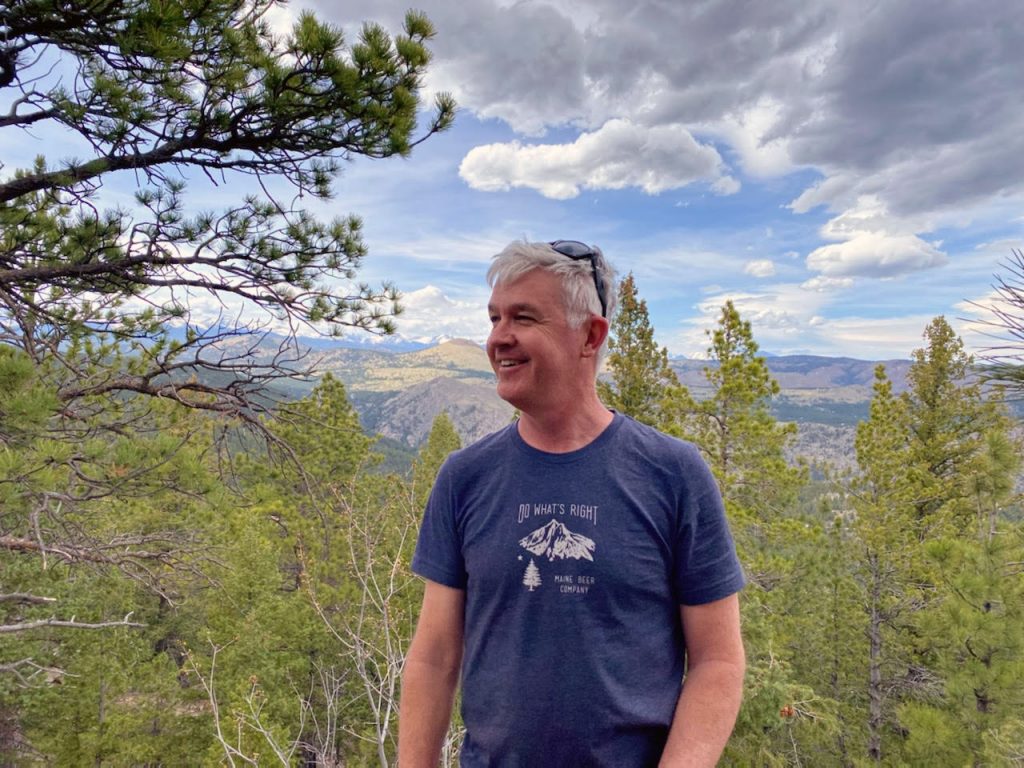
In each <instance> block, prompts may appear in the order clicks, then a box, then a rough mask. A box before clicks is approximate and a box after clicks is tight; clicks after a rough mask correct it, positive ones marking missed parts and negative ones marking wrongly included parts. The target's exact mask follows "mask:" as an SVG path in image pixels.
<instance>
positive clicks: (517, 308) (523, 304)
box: [487, 301, 540, 313]
mask: <svg viewBox="0 0 1024 768" xmlns="http://www.w3.org/2000/svg"><path fill="white" fill-rule="evenodd" d="M497 309H498V308H497V307H496V306H494V305H493V304H491V303H490V302H488V304H487V311H488V312H495V311H497ZM508 309H509V310H511V311H512V312H521V311H523V310H526V311H527V312H533V313H539V312H540V308H539V307H538V306H537V305H536V304H531V303H530V302H528V301H520V302H516V303H515V304H510V305H509V307H508Z"/></svg>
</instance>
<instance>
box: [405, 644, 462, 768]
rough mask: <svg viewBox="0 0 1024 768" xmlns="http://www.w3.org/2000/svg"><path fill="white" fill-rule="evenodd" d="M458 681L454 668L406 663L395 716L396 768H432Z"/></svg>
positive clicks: (416, 662)
mask: <svg viewBox="0 0 1024 768" xmlns="http://www.w3.org/2000/svg"><path fill="white" fill-rule="evenodd" d="M458 680H459V674H458V668H457V667H456V668H454V669H445V668H443V667H437V666H434V665H432V664H430V663H427V662H422V661H418V660H416V659H413V658H409V659H408V660H407V661H406V663H405V672H404V674H403V675H402V700H401V704H400V708H399V715H398V765H399V768H436V766H437V763H438V760H439V758H440V755H441V745H442V743H443V741H444V736H445V734H446V733H447V732H448V725H449V723H450V722H451V716H452V702H453V700H454V699H455V688H456V686H457V684H458Z"/></svg>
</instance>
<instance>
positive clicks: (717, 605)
mask: <svg viewBox="0 0 1024 768" xmlns="http://www.w3.org/2000/svg"><path fill="white" fill-rule="evenodd" d="M680 612H681V615H682V621H683V635H684V637H685V639H686V654H687V671H686V680H685V682H684V683H683V692H682V694H681V695H680V697H679V703H678V704H677V705H676V712H675V716H674V718H673V719H672V728H671V729H670V730H669V734H668V743H667V744H666V745H665V752H664V754H663V755H662V757H661V763H660V764H659V765H660V768H704V766H708V767H709V768H710V767H711V766H714V765H715V764H716V763H717V762H718V758H719V757H720V756H721V754H722V750H723V749H725V744H726V742H727V741H728V740H729V734H731V733H732V729H733V726H734V725H735V723H736V714H737V713H738V712H739V708H740V699H741V698H742V696H743V673H744V670H745V668H746V659H745V656H744V653H743V639H742V637H741V636H740V609H739V598H738V597H737V596H736V595H730V596H729V597H726V598H723V599H722V600H716V601H714V602H711V603H707V604H705V605H684V606H682V607H681V609H680Z"/></svg>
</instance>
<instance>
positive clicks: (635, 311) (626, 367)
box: [597, 273, 689, 429]
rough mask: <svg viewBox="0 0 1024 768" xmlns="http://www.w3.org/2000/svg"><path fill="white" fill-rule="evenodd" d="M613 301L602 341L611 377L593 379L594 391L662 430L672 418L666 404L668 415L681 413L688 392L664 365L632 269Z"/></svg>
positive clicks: (664, 357)
mask: <svg viewBox="0 0 1024 768" xmlns="http://www.w3.org/2000/svg"><path fill="white" fill-rule="evenodd" d="M618 299H619V300H618V311H617V312H616V313H615V318H614V320H612V326H611V339H610V341H609V343H608V349H609V353H608V367H609V369H610V371H611V377H610V379H611V380H610V381H599V382H598V384H597V391H598V394H599V395H600V397H601V401H602V402H603V403H604V404H605V405H606V406H608V407H609V408H614V409H615V410H617V411H620V412H621V413H624V414H626V415H627V416H632V417H633V418H634V419H636V420H637V421H640V422H643V423H644V424H650V425H652V426H659V427H661V428H663V429H664V428H666V427H667V426H668V423H669V422H671V421H672V420H673V418H674V416H673V415H670V410H669V403H673V404H674V405H673V406H672V411H671V414H676V413H679V412H681V411H685V409H686V405H687V404H688V402H689V399H688V395H687V393H686V390H685V387H683V386H682V384H680V382H679V378H678V377H677V376H676V374H675V371H673V370H672V368H671V366H670V365H669V362H668V350H666V349H665V347H661V348H659V347H658V345H657V343H655V341H654V328H653V327H652V326H651V323H650V319H649V317H648V314H647V302H646V301H644V300H643V299H641V298H640V296H639V295H638V293H637V288H636V282H635V280H634V279H633V274H632V273H630V274H628V275H626V277H625V278H624V279H623V280H622V282H621V283H620V284H619V297H618Z"/></svg>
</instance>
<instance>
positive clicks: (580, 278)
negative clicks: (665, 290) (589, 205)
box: [487, 240, 617, 364]
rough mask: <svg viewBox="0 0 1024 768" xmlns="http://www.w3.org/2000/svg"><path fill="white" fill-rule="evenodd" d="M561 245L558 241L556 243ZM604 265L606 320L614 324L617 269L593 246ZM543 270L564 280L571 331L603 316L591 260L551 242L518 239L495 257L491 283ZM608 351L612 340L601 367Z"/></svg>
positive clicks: (601, 354)
mask: <svg viewBox="0 0 1024 768" xmlns="http://www.w3.org/2000/svg"><path fill="white" fill-rule="evenodd" d="M556 242H557V241H556ZM590 248H591V249H592V250H593V251H594V254H595V257H596V258H597V263H598V265H599V266H600V272H601V275H600V279H601V281H602V282H603V283H604V295H605V303H606V305H607V312H606V313H605V317H606V318H607V319H608V322H609V323H611V321H612V317H613V316H614V314H615V305H616V303H617V301H616V300H617V291H616V285H615V270H614V268H613V267H612V266H611V264H609V263H608V261H607V260H606V259H605V257H604V254H603V253H601V249H600V248H598V247H597V246H594V245H592V246H590ZM534 269H543V270H546V271H548V272H551V273H553V274H555V275H558V276H559V277H560V278H561V279H562V297H563V301H564V304H565V319H566V320H567V321H568V323H569V327H570V328H579V327H580V326H581V325H583V323H584V321H585V320H586V319H587V318H588V317H590V315H591V314H594V315H600V314H601V300H600V299H599V298H598V296H597V290H596V287H595V285H594V272H593V268H592V267H591V266H590V259H589V258H588V259H570V258H569V257H568V256H565V255H564V254H561V253H559V252H558V251H556V250H555V249H554V248H552V247H551V244H550V243H529V242H526V241H525V240H515V241H513V242H511V243H509V244H508V245H507V246H505V249H504V250H503V251H502V252H501V253H499V254H497V255H496V256H495V257H494V260H493V261H492V262H491V266H490V268H489V269H488V270H487V284H488V285H489V286H490V287H491V288H494V287H495V286H496V285H500V284H501V283H506V282H511V281H513V280H518V279H519V278H520V277H522V276H523V275H525V274H526V273H527V272H531V271H533V270H534ZM607 351H608V338H607V337H606V338H605V340H604V344H603V345H602V346H601V349H600V351H599V353H598V364H600V363H601V361H602V360H603V359H604V356H605V354H606V353H607Z"/></svg>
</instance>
